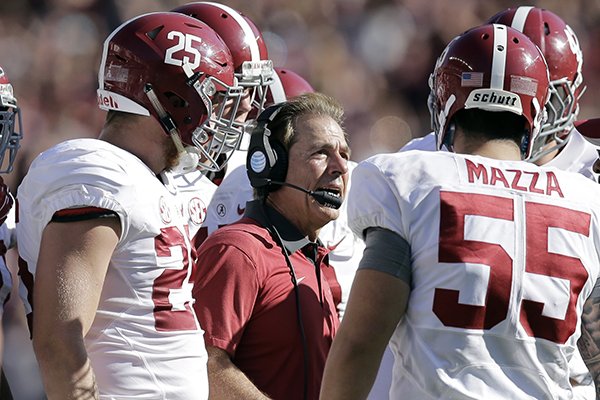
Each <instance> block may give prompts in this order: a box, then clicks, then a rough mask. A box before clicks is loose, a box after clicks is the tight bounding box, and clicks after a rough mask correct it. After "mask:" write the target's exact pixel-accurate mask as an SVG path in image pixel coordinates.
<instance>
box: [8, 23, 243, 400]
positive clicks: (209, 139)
mask: <svg viewBox="0 0 600 400" xmlns="http://www.w3.org/2000/svg"><path fill="white" fill-rule="evenodd" d="M98 79H99V89H98V102H99V106H100V108H101V109H104V110H108V114H107V118H106V122H105V124H104V127H103V129H102V131H101V133H100V135H99V138H98V139H73V140H68V141H65V142H63V143H60V144H58V145H56V146H54V147H52V148H50V149H49V150H47V151H45V152H43V153H42V154H40V155H39V156H38V157H37V158H36V159H35V160H34V162H33V163H32V164H31V167H30V169H29V171H28V173H27V175H26V176H25V178H24V179H23V182H22V184H21V185H20V186H19V191H18V200H19V205H20V208H19V217H20V218H19V226H18V240H19V252H20V256H21V257H22V259H23V260H24V263H25V265H26V267H27V271H28V273H27V275H26V276H25V279H26V282H28V283H32V282H33V277H35V284H34V285H33V310H34V311H33V332H32V335H33V347H34V351H35V354H36V357H37V360H38V362H39V365H40V369H41V373H42V378H43V382H44V386H45V389H46V392H47V395H48V397H49V398H51V399H67V398H69V399H71V398H98V397H99V398H106V399H109V398H111V399H112V398H165V399H167V398H168V399H174V400H177V399H179V400H184V399H186V400H188V399H206V398H207V397H208V381H207V371H206V361H207V354H206V350H205V348H204V346H203V332H202V329H201V328H200V326H199V324H198V321H197V318H196V315H195V313H194V310H193V308H192V303H193V298H192V294H191V293H192V288H191V287H192V284H191V283H190V277H191V275H192V273H193V270H194V268H195V265H196V264H195V254H196V253H195V248H194V247H193V246H192V245H191V240H192V238H191V236H190V234H189V232H190V230H191V228H190V226H194V225H197V224H199V220H200V219H201V217H202V216H201V215H200V214H201V210H199V209H198V207H197V203H194V202H185V201H183V200H182V197H181V196H179V194H178V191H177V187H176V186H175V185H174V184H173V181H172V179H171V178H170V176H169V174H166V173H165V172H166V171H168V170H170V169H172V168H178V169H180V170H192V169H195V168H197V167H198V165H200V166H201V167H202V168H206V169H207V170H218V169H219V168H220V165H219V163H218V158H219V155H220V154H221V153H222V152H228V151H231V150H232V148H231V147H232V143H237V141H238V139H239V138H238V137H236V136H235V129H233V128H235V126H234V121H233V118H229V119H226V118H224V117H223V116H224V113H223V110H224V108H225V106H226V105H227V104H229V103H230V102H233V103H235V102H237V101H239V97H240V96H241V95H242V89H241V88H240V87H238V86H237V85H236V84H235V78H234V71H233V60H232V57H231V53H230V52H229V49H228V48H227V46H226V45H225V44H224V43H223V41H222V39H221V38H220V37H219V36H218V35H217V33H216V32H214V30H213V29H212V28H210V27H209V26H208V25H206V24H204V23H202V22H200V21H198V20H197V19H194V18H191V17H189V16H186V15H183V14H180V13H162V12H161V13H151V14H144V15H142V16H139V17H136V18H133V19H131V20H129V21H127V22H125V23H123V24H122V25H121V26H119V27H118V28H117V29H115V30H114V31H113V32H112V33H111V34H110V35H109V36H108V38H107V39H106V41H105V42H104V47H103V53H102V58H101V63H100V69H99V73H98ZM230 97H231V98H233V100H230ZM236 97H237V99H236ZM30 289H31V287H30ZM25 300H26V301H27V299H25Z"/></svg>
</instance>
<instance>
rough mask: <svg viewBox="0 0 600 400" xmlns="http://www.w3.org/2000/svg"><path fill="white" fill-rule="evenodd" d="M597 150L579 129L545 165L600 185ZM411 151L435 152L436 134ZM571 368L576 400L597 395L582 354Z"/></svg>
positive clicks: (413, 145)
mask: <svg viewBox="0 0 600 400" xmlns="http://www.w3.org/2000/svg"><path fill="white" fill-rule="evenodd" d="M597 149H599V147H597V146H594V145H593V144H592V143H589V142H588V141H587V140H585V138H584V137H583V136H582V135H581V134H580V133H579V132H578V131H577V129H575V128H573V130H572V131H571V135H570V137H569V141H568V142H567V144H566V145H565V146H564V147H563V148H562V149H561V151H560V153H558V154H557V155H556V156H555V157H554V158H553V159H552V160H550V161H549V162H548V163H546V164H545V166H548V167H556V168H559V169H562V170H563V171H571V172H578V173H580V174H582V175H583V176H586V177H588V178H590V179H593V180H594V181H595V182H598V174H596V173H594V172H593V168H592V167H593V164H594V162H595V161H596V159H597V158H598V151H597ZM408 150H424V151H435V150H436V136H435V132H430V133H429V134H427V135H425V136H423V137H419V138H415V139H413V140H411V141H410V142H408V143H407V144H406V145H404V147H402V148H401V149H400V152H405V151H408ZM443 150H444V151H445V150H446V148H445V147H444V148H443ZM570 366H571V373H572V374H571V378H572V379H573V380H575V381H577V382H579V386H577V388H576V390H575V392H576V395H577V396H576V398H586V397H587V396H589V395H592V394H594V393H595V386H594V381H593V380H592V376H591V375H590V373H589V371H588V368H587V366H586V365H585V363H584V362H583V359H582V358H581V356H580V355H579V354H576V355H575V356H574V357H573V358H572V359H571V361H570Z"/></svg>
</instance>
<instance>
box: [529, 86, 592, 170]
mask: <svg viewBox="0 0 600 400" xmlns="http://www.w3.org/2000/svg"><path fill="white" fill-rule="evenodd" d="M579 85H580V83H579V84H577V83H572V82H570V81H569V80H568V79H567V78H563V79H558V80H554V81H552V82H550V87H549V93H550V99H549V101H548V103H546V107H545V108H546V115H547V119H546V122H545V123H544V124H543V125H542V128H541V130H540V133H539V135H538V136H537V138H536V139H535V141H534V143H533V150H532V154H531V157H529V158H528V159H527V161H530V162H534V161H537V160H539V159H540V158H542V157H544V156H545V155H547V154H550V153H552V152H554V151H557V150H559V149H561V148H562V147H563V146H565V145H566V144H567V142H568V140H569V136H570V135H569V133H570V132H571V130H572V129H573V124H574V123H575V120H577V116H578V114H579V99H580V98H581V95H582V94H583V93H584V92H585V87H583V88H582V90H580V91H578V90H577V89H578V86H579ZM551 141H554V142H555V143H554V144H553V145H550V146H548V143H549V142H551Z"/></svg>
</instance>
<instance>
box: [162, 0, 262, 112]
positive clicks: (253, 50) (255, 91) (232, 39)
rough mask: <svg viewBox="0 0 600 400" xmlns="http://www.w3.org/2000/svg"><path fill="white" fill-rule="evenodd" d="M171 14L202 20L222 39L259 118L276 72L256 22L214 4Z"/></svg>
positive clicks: (183, 8) (200, 4) (197, 4)
mask: <svg viewBox="0 0 600 400" xmlns="http://www.w3.org/2000/svg"><path fill="white" fill-rule="evenodd" d="M172 11H174V12H179V13H183V14H186V15H189V16H191V17H194V18H197V19H199V20H200V21H202V22H204V23H206V24H207V25H208V26H210V27H211V28H213V29H214V30H215V31H216V32H217V33H218V34H219V36H221V38H222V39H223V41H224V42H225V44H226V45H227V47H229V50H230V51H231V55H232V56H233V64H234V68H235V76H236V78H237V82H238V85H240V86H242V87H244V88H245V89H248V90H249V96H250V102H251V103H250V104H251V106H252V109H253V111H254V112H255V113H256V114H259V113H260V112H261V111H262V110H263V109H264V107H265V99H266V93H267V88H268V86H269V85H270V84H272V83H273V77H274V71H273V62H272V61H271V60H269V53H268V51H267V46H266V44H265V41H264V39H263V36H262V33H261V32H260V30H259V29H258V28H257V27H256V25H255V24H254V22H252V20H251V19H250V18H248V17H247V16H245V15H244V14H242V13H240V12H239V11H237V10H234V9H233V8H231V7H228V6H226V5H224V4H219V3H212V2H204V1H203V2H194V3H188V4H185V5H183V6H181V7H177V8H175V9H173V10H172ZM254 112H253V113H254Z"/></svg>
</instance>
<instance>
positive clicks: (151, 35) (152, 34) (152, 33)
mask: <svg viewBox="0 0 600 400" xmlns="http://www.w3.org/2000/svg"><path fill="white" fill-rule="evenodd" d="M163 28H164V26H162V25H161V26H159V27H157V28H154V29H152V30H151V31H150V32H146V36H148V37H149V38H150V39H151V40H154V39H156V37H157V36H158V34H159V33H160V31H162V30H163Z"/></svg>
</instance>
